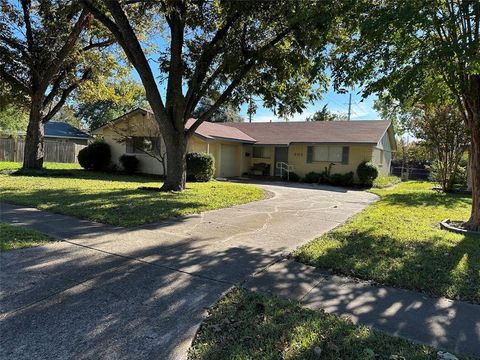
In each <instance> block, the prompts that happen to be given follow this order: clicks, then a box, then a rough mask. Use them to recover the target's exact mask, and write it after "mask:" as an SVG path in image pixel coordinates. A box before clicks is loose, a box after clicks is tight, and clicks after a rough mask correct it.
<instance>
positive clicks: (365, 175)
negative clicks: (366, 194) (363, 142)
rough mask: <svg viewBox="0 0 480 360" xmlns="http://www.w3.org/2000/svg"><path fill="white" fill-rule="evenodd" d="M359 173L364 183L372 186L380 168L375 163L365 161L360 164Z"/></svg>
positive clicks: (361, 181)
mask: <svg viewBox="0 0 480 360" xmlns="http://www.w3.org/2000/svg"><path fill="white" fill-rule="evenodd" d="M357 175H358V178H359V180H360V183H361V184H362V185H365V186H372V185H373V181H374V180H375V179H376V178H377V177H378V169H377V167H376V166H375V164H373V163H371V162H368V161H364V162H362V163H360V165H358V167H357Z"/></svg>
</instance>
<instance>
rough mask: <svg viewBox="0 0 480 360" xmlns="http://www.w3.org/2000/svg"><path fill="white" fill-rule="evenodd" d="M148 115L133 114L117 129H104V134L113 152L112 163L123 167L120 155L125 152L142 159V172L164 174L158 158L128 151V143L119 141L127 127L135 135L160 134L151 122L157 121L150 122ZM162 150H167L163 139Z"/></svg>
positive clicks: (140, 165) (140, 168)
mask: <svg viewBox="0 0 480 360" xmlns="http://www.w3.org/2000/svg"><path fill="white" fill-rule="evenodd" d="M146 117H147V115H142V114H137V115H135V116H132V117H131V118H130V119H128V120H125V121H123V122H122V123H121V124H119V125H118V130H117V131H114V130H113V129H111V128H109V127H106V128H104V129H103V130H102V136H103V139H104V140H105V142H106V143H107V144H109V145H110V150H111V152H112V163H114V164H115V165H117V166H118V167H119V168H121V167H122V164H121V163H120V156H122V155H124V154H127V155H134V156H136V158H137V159H138V160H140V164H139V171H140V172H142V173H145V174H157V175H163V167H162V164H161V163H160V162H159V161H158V160H157V159H154V158H152V157H151V156H149V155H147V154H142V153H127V144H126V143H125V142H120V141H119V140H120V139H121V137H122V136H121V134H122V133H124V131H126V130H127V129H129V130H130V133H131V134H132V135H133V136H147V137H148V136H149V137H152V136H154V135H155V134H158V130H157V129H156V128H155V126H156V125H155V126H153V127H152V126H151V124H155V123H153V121H152V122H149V121H148V120H147V119H146ZM146 120H147V121H146ZM160 151H161V152H163V151H165V144H164V143H163V140H162V142H161V144H160Z"/></svg>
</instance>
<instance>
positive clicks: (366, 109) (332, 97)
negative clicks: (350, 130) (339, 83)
mask: <svg viewBox="0 0 480 360" xmlns="http://www.w3.org/2000/svg"><path fill="white" fill-rule="evenodd" d="M351 94H352V115H351V120H379V119H380V115H379V114H378V113H377V112H376V111H375V109H374V108H373V102H374V100H375V98H376V96H373V95H372V96H369V97H368V98H366V99H362V96H361V94H360V89H358V88H357V89H354V90H353V91H352V92H351ZM348 99H349V94H348V93H346V94H338V93H336V92H335V91H334V90H333V88H330V89H329V91H328V92H327V93H325V94H324V95H323V98H322V100H320V101H316V102H315V103H313V104H309V105H308V106H307V108H306V109H305V111H304V112H303V113H301V114H295V115H294V116H292V117H291V118H289V119H288V121H305V119H306V118H307V117H308V116H311V115H313V114H314V113H315V112H316V111H317V110H321V109H322V107H323V106H324V105H327V108H328V110H330V111H331V112H333V113H337V114H345V115H346V114H347V113H348ZM257 106H258V109H257V113H256V114H255V115H254V116H253V119H252V121H253V122H265V121H285V119H280V118H278V116H275V115H274V114H273V112H272V111H271V110H270V109H266V108H264V107H263V106H262V104H261V102H257ZM240 114H241V115H242V116H243V117H244V118H245V121H248V115H247V104H244V105H243V106H242V108H241V109H240Z"/></svg>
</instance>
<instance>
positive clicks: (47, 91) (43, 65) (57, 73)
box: [0, 0, 111, 169]
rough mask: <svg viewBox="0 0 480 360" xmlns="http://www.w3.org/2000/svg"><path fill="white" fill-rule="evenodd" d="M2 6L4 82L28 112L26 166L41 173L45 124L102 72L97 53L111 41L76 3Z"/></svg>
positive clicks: (1, 0) (46, 0) (45, 0)
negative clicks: (77, 91) (98, 48)
mask: <svg viewBox="0 0 480 360" xmlns="http://www.w3.org/2000/svg"><path fill="white" fill-rule="evenodd" d="M0 8H1V9H2V10H1V12H0V31H1V32H0V80H2V81H3V82H5V83H7V84H8V85H9V87H10V91H11V93H12V94H13V95H14V96H15V98H16V100H17V101H22V102H23V103H22V106H25V107H27V108H28V113H29V120H28V126H27V133H26V138H25V155H24V161H23V167H24V168H35V169H37V168H41V167H42V166H43V156H44V148H43V147H44V128H43V127H44V124H45V123H46V122H48V121H49V120H51V119H52V118H53V117H54V116H55V114H56V113H57V112H58V111H59V110H60V109H61V108H62V106H63V105H64V104H65V102H66V101H67V99H68V98H69V96H70V95H71V94H72V93H73V92H74V91H75V90H77V89H78V87H79V86H80V84H81V83H82V82H83V81H86V80H88V79H92V77H93V75H94V73H95V70H100V69H98V66H97V65H98V64H99V60H100V59H101V58H102V56H101V54H100V53H95V52H94V51H93V50H94V49H95V48H97V47H104V46H107V45H109V44H111V41H110V40H108V39H105V38H104V37H103V36H102V33H101V31H99V30H95V29H94V28H93V22H92V17H91V16H90V15H89V14H88V11H86V10H82V8H81V7H79V6H78V4H76V3H75V2H72V1H68V0H36V1H35V0H20V1H13V0H0ZM87 27H91V28H92V31H90V32H89V35H87V34H86V32H85V31H84V30H85V28H87ZM109 65H110V66H108V67H111V64H109ZM108 67H107V68H108Z"/></svg>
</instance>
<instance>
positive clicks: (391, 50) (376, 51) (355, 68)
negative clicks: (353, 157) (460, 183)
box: [334, 0, 480, 230]
mask: <svg viewBox="0 0 480 360" xmlns="http://www.w3.org/2000/svg"><path fill="white" fill-rule="evenodd" d="M339 33H341V34H343V35H345V36H339V37H338V43H337V47H336V52H335V55H334V60H335V61H334V73H335V74H336V80H335V83H336V86H337V87H338V86H340V84H347V85H351V84H353V83H356V82H361V83H363V84H364V86H365V95H368V94H371V93H375V92H382V91H385V90H388V92H389V93H390V94H391V95H392V96H393V97H394V98H395V99H396V100H398V101H399V102H400V103H403V102H405V101H408V100H409V99H412V98H416V97H419V96H421V94H420V93H419V89H423V85H424V84H425V83H426V82H429V83H431V84H434V85H438V86H440V87H447V88H448V89H449V91H450V92H451V94H452V96H453V98H454V100H455V103H456V106H457V107H458V109H459V111H460V113H461V114H462V119H463V125H464V126H465V127H466V128H467V129H468V130H469V131H470V134H471V140H472V141H471V156H472V161H471V163H472V199H473V201H472V211H471V215H470V219H469V220H468V221H467V223H466V226H467V227H468V228H469V229H472V230H479V229H480V46H479V43H480V3H479V2H478V0H430V1H418V0H404V1H396V0H386V1H381V2H371V1H367V0H359V1H357V2H356V5H355V7H354V8H353V10H352V11H350V12H347V15H346V17H345V21H344V24H343V27H342V30H341V31H340V32H339ZM459 126H461V124H459Z"/></svg>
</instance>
